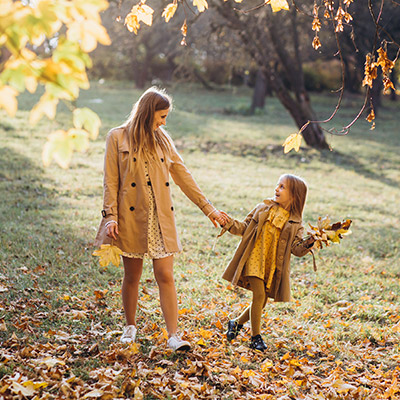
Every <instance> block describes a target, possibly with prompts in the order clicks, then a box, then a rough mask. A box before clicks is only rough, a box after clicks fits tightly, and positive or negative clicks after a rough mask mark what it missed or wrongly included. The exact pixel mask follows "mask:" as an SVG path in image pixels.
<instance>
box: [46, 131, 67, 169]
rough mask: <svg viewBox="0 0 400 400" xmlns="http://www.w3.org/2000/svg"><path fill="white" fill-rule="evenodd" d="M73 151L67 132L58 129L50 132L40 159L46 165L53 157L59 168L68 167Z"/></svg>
mask: <svg viewBox="0 0 400 400" xmlns="http://www.w3.org/2000/svg"><path fill="white" fill-rule="evenodd" d="M72 153H73V143H72V141H71V140H70V138H69V136H68V133H67V132H66V131H63V130H58V131H55V132H53V133H51V134H50V135H49V136H48V138H47V142H46V143H45V145H44V147H43V152H42V161H43V165H44V166H45V167H48V166H49V165H50V163H51V160H52V159H54V160H55V161H56V162H57V164H58V165H59V166H60V167H61V168H68V166H69V163H70V161H71V157H72Z"/></svg>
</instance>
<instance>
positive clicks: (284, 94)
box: [271, 76, 329, 150]
mask: <svg viewBox="0 0 400 400" xmlns="http://www.w3.org/2000/svg"><path fill="white" fill-rule="evenodd" d="M271 84H272V85H273V87H274V91H275V93H276V95H277V97H278V99H279V101H280V102H281V103H282V105H283V106H284V107H285V108H286V110H288V112H289V114H290V115H291V116H292V118H293V120H294V122H295V123H296V125H297V127H298V128H299V130H300V129H301V128H302V127H303V126H304V125H305V124H306V123H308V122H309V121H315V119H316V118H315V115H314V112H313V110H312V108H311V104H310V100H309V98H308V96H307V93H302V94H301V95H299V96H297V98H296V99H294V98H293V97H292V96H291V95H290V92H289V91H288V89H287V88H285V86H284V85H283V83H282V82H281V80H280V78H279V76H275V77H274V79H273V80H272V81H271ZM302 135H303V137H304V141H305V142H306V144H307V145H308V146H310V147H314V148H316V149H321V150H323V149H329V145H328V143H327V142H326V140H325V135H324V132H323V131H322V129H321V127H320V126H319V125H318V124H317V123H310V124H308V126H307V128H306V129H304V130H303V132H302Z"/></svg>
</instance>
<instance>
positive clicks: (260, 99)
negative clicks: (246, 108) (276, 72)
mask: <svg viewBox="0 0 400 400" xmlns="http://www.w3.org/2000/svg"><path fill="white" fill-rule="evenodd" d="M266 92H267V82H266V79H265V75H264V73H263V71H262V70H261V68H259V69H258V70H257V74H256V83H255V85H254V91H253V100H252V102H251V106H250V114H251V115H253V114H254V112H255V111H256V108H261V109H263V108H264V106H265V95H266Z"/></svg>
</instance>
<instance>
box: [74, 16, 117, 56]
mask: <svg viewBox="0 0 400 400" xmlns="http://www.w3.org/2000/svg"><path fill="white" fill-rule="evenodd" d="M67 38H68V40H70V41H72V42H74V41H77V42H79V43H80V46H81V48H82V50H83V51H84V52H85V53H90V52H91V51H93V50H94V49H95V48H96V47H97V42H99V43H101V44H103V45H105V46H108V45H110V44H111V40H110V37H109V36H108V34H107V31H106V29H105V28H104V26H102V25H101V23H98V22H96V21H94V20H91V19H87V20H84V21H76V22H74V23H72V24H70V25H69V27H68V31H67Z"/></svg>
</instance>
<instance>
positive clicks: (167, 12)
mask: <svg viewBox="0 0 400 400" xmlns="http://www.w3.org/2000/svg"><path fill="white" fill-rule="evenodd" d="M177 8H178V4H176V3H170V4H168V5H167V7H165V8H164V11H163V13H162V14H161V16H162V17H164V18H165V22H169V20H170V19H171V18H172V17H173V16H174V14H175V11H176V9H177Z"/></svg>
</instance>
